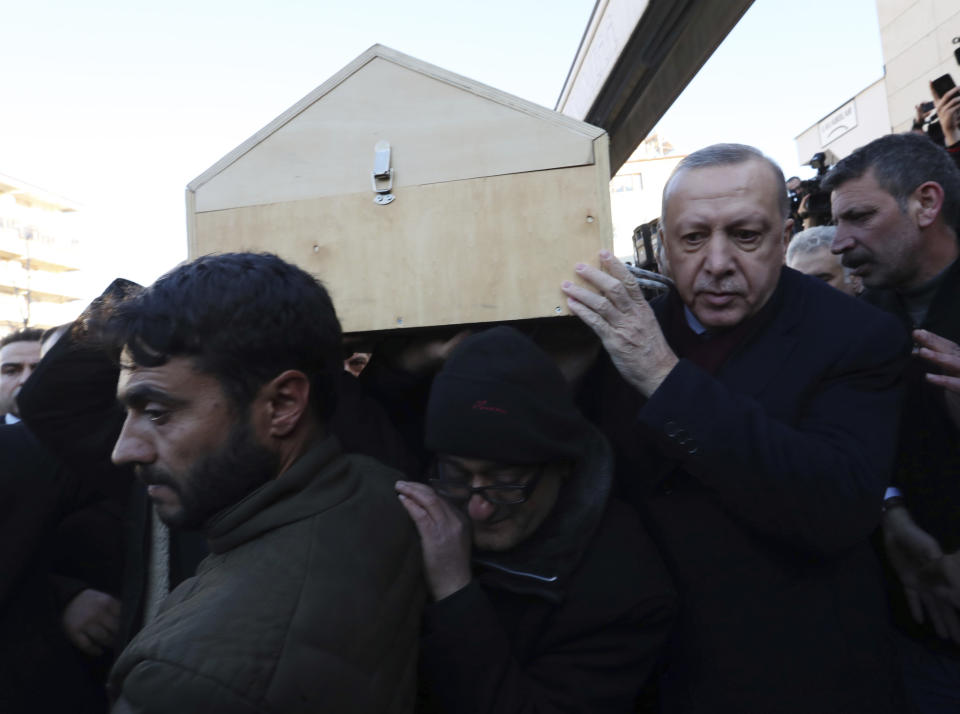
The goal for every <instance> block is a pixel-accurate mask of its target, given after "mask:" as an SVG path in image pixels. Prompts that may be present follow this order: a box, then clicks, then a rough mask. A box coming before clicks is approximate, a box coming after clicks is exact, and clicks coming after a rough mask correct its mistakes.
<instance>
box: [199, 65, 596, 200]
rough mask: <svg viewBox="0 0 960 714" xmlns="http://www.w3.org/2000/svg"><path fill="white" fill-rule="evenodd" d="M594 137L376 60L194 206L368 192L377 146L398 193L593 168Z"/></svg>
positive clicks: (237, 164) (263, 144)
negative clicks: (383, 146) (387, 149)
mask: <svg viewBox="0 0 960 714" xmlns="http://www.w3.org/2000/svg"><path fill="white" fill-rule="evenodd" d="M582 126H583V127H586V128H589V129H591V130H593V129H594V128H593V127H589V126H588V125H582ZM593 138H594V137H593V136H587V135H585V134H584V133H583V131H574V130H572V129H571V128H570V127H568V126H567V125H566V124H557V123H555V122H549V121H544V120H543V119H542V118H541V117H539V116H533V115H531V114H530V113H528V112H525V111H520V110H519V109H517V108H515V107H513V106H508V105H506V104H503V103H501V102H499V101H494V100H492V99H490V98H488V97H486V96H482V95H480V94H477V93H475V92H472V91H467V90H464V89H462V88H460V87H456V86H453V85H451V84H448V83H446V82H443V81H440V80H438V79H436V78H434V77H432V76H429V75H426V74H422V73H420V72H416V71H413V70H411V69H409V68H407V67H403V66H400V65H398V64H395V63H394V62H391V61H389V60H386V59H383V58H380V57H375V58H374V59H372V60H371V61H370V62H368V63H367V64H365V65H364V66H363V67H361V68H360V69H358V70H357V71H356V72H355V73H354V74H353V75H352V76H350V77H349V78H348V79H347V80H346V81H343V82H342V83H340V84H339V86H337V87H336V88H335V89H333V90H331V91H330V92H328V93H327V94H326V95H324V96H323V97H322V98H321V99H319V100H317V101H316V102H314V103H313V104H311V105H310V106H308V107H306V108H304V109H303V110H302V111H301V112H300V113H299V114H297V115H296V116H295V117H293V118H291V119H290V120H289V121H287V122H286V123H285V124H284V125H283V126H282V127H280V128H278V129H277V130H276V131H274V132H273V133H271V134H269V135H267V136H265V137H263V138H262V140H260V141H259V142H258V143H257V144H256V145H254V146H252V147H251V148H249V149H248V150H247V151H246V152H245V153H244V155H243V156H242V158H239V159H238V160H236V161H234V162H233V163H231V164H230V165H229V166H226V167H225V168H223V169H222V170H221V171H220V172H219V173H217V174H216V175H214V176H212V177H210V178H209V179H208V180H207V181H206V182H204V183H203V184H202V185H199V186H196V187H195V189H194V190H195V192H196V205H197V209H198V210H200V211H212V210H221V209H224V208H236V207H240V206H252V205H259V204H264V203H277V202H280V201H294V200H300V199H304V198H316V197H320V196H333V195H339V194H344V193H359V192H361V191H365V190H371V177H370V174H371V169H372V168H373V156H374V145H375V144H376V143H377V142H378V141H379V140H381V139H384V140H386V141H388V142H389V143H390V145H391V148H392V156H391V165H392V166H393V168H394V186H396V187H404V186H419V185H424V184H427V183H441V182H447V181H459V180H463V179H469V178H477V177H481V176H495V175H500V174H510V173H522V172H526V171H541V170H545V169H552V168H559V167H564V166H579V165H584V164H590V163H593V162H594V157H593Z"/></svg>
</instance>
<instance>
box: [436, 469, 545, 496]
mask: <svg viewBox="0 0 960 714" xmlns="http://www.w3.org/2000/svg"><path fill="white" fill-rule="evenodd" d="M543 467H544V464H539V465H537V466H531V467H530V468H531V470H532V471H533V475H532V476H530V478H528V479H527V480H526V481H525V482H524V483H517V484H513V483H509V484H494V485H493V486H471V485H470V482H469V478H468V479H463V478H462V477H461V478H452V477H450V475H449V474H445V473H444V472H445V471H449V469H450V468H451V465H450V464H446V463H444V462H443V461H437V462H435V463H434V466H433V474H434V475H433V476H432V477H431V478H429V479H427V482H428V483H429V484H430V486H431V487H432V488H433V490H434V491H436V492H437V493H438V494H440V495H441V496H443V497H444V498H446V499H447V500H449V501H452V502H454V503H456V504H458V505H462V504H464V503H466V502H467V501H469V500H470V498H471V497H472V496H473V494H475V493H479V494H480V496H481V497H483V498H485V499H486V500H487V501H489V502H490V503H493V504H495V505H497V506H515V505H518V504H520V503H524V502H525V501H526V500H527V499H528V498H530V494H531V493H533V489H535V488H536V487H537V483H539V481H540V477H541V476H543ZM458 471H459V469H458ZM467 476H468V477H469V474H467Z"/></svg>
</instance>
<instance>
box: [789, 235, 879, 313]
mask: <svg viewBox="0 0 960 714" xmlns="http://www.w3.org/2000/svg"><path fill="white" fill-rule="evenodd" d="M836 235H837V228H836V226H816V227H815V228H808V229H807V230H805V231H800V232H799V233H797V234H796V235H795V236H794V237H793V238H792V239H791V241H790V245H788V246H787V265H788V266H789V267H791V268H793V269H794V270H799V271H800V272H801V273H803V274H804V275H812V276H813V277H815V278H818V279H819V280H822V281H823V282H825V283H826V284H827V285H829V286H831V287H834V288H836V289H837V290H839V291H840V292H843V293H846V294H847V295H854V296H855V295H858V294H859V293H860V290H861V289H862V285H861V284H860V279H859V278H857V277H856V276H855V275H852V274H851V270H850V269H849V268H845V267H844V266H843V263H841V262H840V256H838V255H834V254H833V253H832V252H830V246H831V245H832V244H833V239H834V237H835V236H836Z"/></svg>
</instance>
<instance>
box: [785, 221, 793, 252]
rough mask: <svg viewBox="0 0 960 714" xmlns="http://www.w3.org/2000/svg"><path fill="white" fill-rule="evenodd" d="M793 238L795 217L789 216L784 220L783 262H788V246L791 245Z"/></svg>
mask: <svg viewBox="0 0 960 714" xmlns="http://www.w3.org/2000/svg"><path fill="white" fill-rule="evenodd" d="M791 238H793V219H792V218H788V219H787V220H785V221H784V222H783V262H784V263H786V262H787V246H788V245H790V239H791Z"/></svg>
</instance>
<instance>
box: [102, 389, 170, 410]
mask: <svg viewBox="0 0 960 714" xmlns="http://www.w3.org/2000/svg"><path fill="white" fill-rule="evenodd" d="M117 401H118V402H120V404H121V405H122V406H124V407H127V408H131V407H132V408H134V409H136V408H139V407H142V406H143V405H145V404H147V403H148V402H160V403H161V404H164V405H166V406H168V407H180V406H183V405H184V404H186V403H187V400H185V399H179V398H177V397H173V396H171V395H170V394H169V393H167V392H165V391H163V390H162V389H157V388H156V387H152V386H150V385H149V384H138V385H136V386H133V387H130V388H129V389H127V390H125V391H124V392H123V393H122V394H118V395H117Z"/></svg>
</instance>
